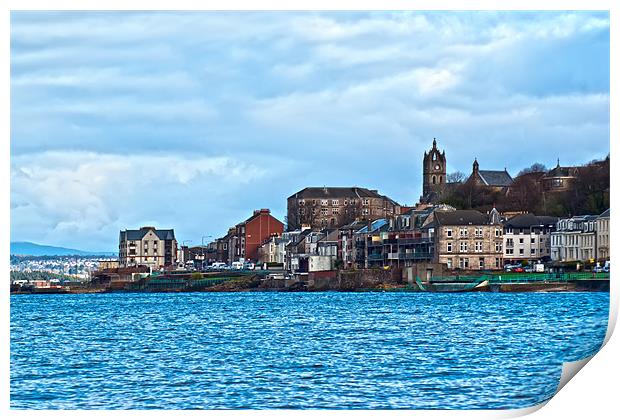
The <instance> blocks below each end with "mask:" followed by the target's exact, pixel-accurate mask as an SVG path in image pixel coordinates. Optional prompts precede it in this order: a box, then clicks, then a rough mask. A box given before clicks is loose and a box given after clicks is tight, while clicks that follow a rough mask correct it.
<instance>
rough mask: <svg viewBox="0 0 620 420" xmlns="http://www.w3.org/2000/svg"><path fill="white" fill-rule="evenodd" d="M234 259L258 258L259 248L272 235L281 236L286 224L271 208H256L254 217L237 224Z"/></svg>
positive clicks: (253, 259) (252, 259)
mask: <svg viewBox="0 0 620 420" xmlns="http://www.w3.org/2000/svg"><path fill="white" fill-rule="evenodd" d="M235 230H236V232H235V233H236V235H235V236H236V238H237V240H236V241H235V246H234V248H235V252H234V260H236V261H238V260H240V259H242V258H243V259H245V260H251V261H256V260H258V248H259V247H260V246H261V245H262V244H263V243H264V242H265V241H266V240H268V239H269V238H270V237H271V236H274V235H275V236H281V235H282V232H283V231H284V224H283V223H282V222H281V221H279V220H278V219H276V218H275V217H273V216H272V215H271V213H270V211H269V209H260V210H254V214H253V215H252V217H250V218H249V219H247V220H246V221H244V222H242V223H239V224H238V225H237V226H235Z"/></svg>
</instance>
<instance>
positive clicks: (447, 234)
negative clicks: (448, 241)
mask: <svg viewBox="0 0 620 420" xmlns="http://www.w3.org/2000/svg"><path fill="white" fill-rule="evenodd" d="M446 236H447V237H448V238H451V237H452V229H446Z"/></svg>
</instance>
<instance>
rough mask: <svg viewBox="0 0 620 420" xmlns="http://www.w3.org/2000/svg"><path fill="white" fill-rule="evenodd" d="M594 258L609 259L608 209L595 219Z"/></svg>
mask: <svg viewBox="0 0 620 420" xmlns="http://www.w3.org/2000/svg"><path fill="white" fill-rule="evenodd" d="M596 246H597V251H596V253H597V255H596V258H597V259H600V260H609V209H607V210H606V211H605V212H603V213H602V214H601V215H600V216H599V217H598V218H597V219H596Z"/></svg>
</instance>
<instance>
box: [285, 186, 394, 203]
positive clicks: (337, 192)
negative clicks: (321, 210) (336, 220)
mask: <svg viewBox="0 0 620 420" xmlns="http://www.w3.org/2000/svg"><path fill="white" fill-rule="evenodd" d="M289 198H304V199H306V198H317V199H321V198H384V199H387V200H389V201H391V202H393V203H394V204H396V202H395V201H394V200H392V199H390V198H388V197H386V196H384V195H381V194H379V192H378V191H377V190H370V189H368V188H361V187H306V188H304V189H303V190H301V191H298V192H296V193H295V194H293V195H291V196H290V197H289Z"/></svg>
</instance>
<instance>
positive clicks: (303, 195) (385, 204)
mask: <svg viewBox="0 0 620 420" xmlns="http://www.w3.org/2000/svg"><path fill="white" fill-rule="evenodd" d="M399 213H400V205H399V204H398V203H397V202H396V201H394V200H392V199H391V198H389V197H387V196H384V195H381V194H379V192H378V191H377V190H370V189H368V188H361V187H308V188H304V189H303V190H301V191H298V192H296V193H295V194H293V195H291V196H290V197H289V198H288V199H287V221H288V226H287V229H288V230H294V229H298V228H300V227H301V226H302V225H308V226H310V227H311V228H312V229H323V228H327V227H329V228H336V227H340V226H343V225H345V224H347V223H351V222H353V221H355V220H375V219H378V218H381V217H389V216H393V215H396V214H399Z"/></svg>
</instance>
